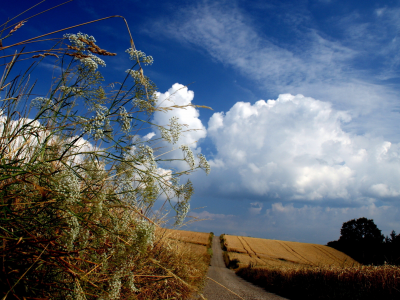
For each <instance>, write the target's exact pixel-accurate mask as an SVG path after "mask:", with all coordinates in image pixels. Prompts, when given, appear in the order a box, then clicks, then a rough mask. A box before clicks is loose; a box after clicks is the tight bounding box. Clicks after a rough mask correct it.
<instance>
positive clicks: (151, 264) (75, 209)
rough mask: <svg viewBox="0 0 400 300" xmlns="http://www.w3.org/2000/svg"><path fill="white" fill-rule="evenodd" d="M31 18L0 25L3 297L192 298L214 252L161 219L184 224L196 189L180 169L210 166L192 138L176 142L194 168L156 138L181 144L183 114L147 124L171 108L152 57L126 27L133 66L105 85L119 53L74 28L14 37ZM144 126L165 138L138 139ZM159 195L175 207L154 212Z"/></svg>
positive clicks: (0, 281)
mask: <svg viewBox="0 0 400 300" xmlns="http://www.w3.org/2000/svg"><path fill="white" fill-rule="evenodd" d="M28 11H29V10H27V11H25V13H26V12H28ZM22 16H23V14H21V15H19V16H18V17H19V18H22ZM110 18H111V17H110ZM119 18H120V17H119ZM105 19H106V18H105ZM118 20H121V19H118ZM123 20H124V21H125V19H123ZM15 21H17V22H16V23H13V22H15ZM25 22H26V19H22V20H19V21H18V20H15V19H10V20H8V21H7V22H5V23H4V24H2V26H1V28H2V29H1V31H0V42H1V43H0V47H1V50H2V52H1V54H0V58H1V59H2V62H3V63H2V65H1V67H2V68H3V69H2V72H1V77H0V97H1V102H0V213H1V214H0V216H1V217H0V270H1V271H0V296H1V299H3V300H5V299H78V300H81V299H102V300H105V299H188V298H190V297H191V294H193V293H198V292H199V291H200V290H201V288H202V286H203V285H204V279H205V275H206V272H207V267H208V264H207V263H205V261H207V250H205V251H204V253H205V254H204V255H201V254H199V253H197V252H195V251H191V250H190V248H188V247H186V244H182V242H180V241H176V240H173V239H170V238H167V234H166V230H165V229H164V228H163V227H165V226H167V225H168V224H170V223H171V222H172V223H173V224H174V225H175V226H180V225H181V224H182V223H183V222H184V220H185V217H186V214H187V213H188V211H189V208H190V204H189V203H190V198H191V196H192V194H193V192H194V188H193V186H192V184H191V182H190V180H187V181H186V182H184V183H180V182H179V179H180V177H181V176H182V175H189V174H190V173H191V172H193V171H195V170H196V169H203V170H204V171H205V172H207V173H208V172H209V171H210V168H209V165H208V163H207V161H206V159H205V157H204V156H203V155H201V154H198V156H197V158H195V157H194V155H193V153H192V152H191V150H190V148H189V147H188V146H185V147H183V146H182V147H181V149H177V150H175V151H180V152H182V160H183V161H186V162H187V163H188V169H187V170H184V171H177V170H174V169H172V168H168V160H167V159H163V157H164V153H163V152H164V150H163V149H162V148H160V142H161V141H166V142H169V143H171V144H175V143H176V142H177V140H178V139H179V136H180V135H181V134H182V133H183V128H184V127H183V125H181V124H180V123H179V119H177V118H172V119H171V120H170V124H165V125H163V126H160V125H155V124H153V123H152V122H151V120H152V116H153V114H154V113H155V112H157V111H165V110H166V108H162V107H160V106H159V104H158V103H157V98H156V93H155V92H156V91H157V89H156V86H155V84H154V83H153V82H152V81H151V80H150V79H149V78H148V77H147V76H145V74H146V71H145V67H146V65H149V64H151V63H152V62H153V58H152V57H151V56H149V55H146V54H145V53H144V52H142V51H139V50H137V49H136V48H135V45H134V44H133V39H132V37H131V36H130V32H129V27H127V48H128V49H127V50H126V52H127V53H124V54H122V55H128V56H129V57H130V59H131V60H132V64H131V65H130V66H126V67H125V69H126V72H125V73H124V72H123V73H122V74H121V78H115V81H116V82H109V83H106V82H104V78H103V76H102V74H101V72H100V69H101V68H102V67H105V65H106V64H105V60H107V63H110V64H113V59H112V58H113V56H115V55H120V54H119V53H110V52H109V51H107V50H106V49H104V48H103V47H101V46H100V45H97V43H96V40H95V38H94V37H93V36H91V35H88V34H85V33H81V32H79V33H70V32H71V30H75V29H73V28H72V27H70V28H69V29H68V31H67V32H65V34H64V35H61V34H62V33H60V32H61V31H62V30H59V31H57V32H55V33H53V34H54V35H53V36H52V37H54V36H56V38H55V39H48V36H49V35H50V33H49V34H44V35H41V36H38V37H35V38H32V39H29V40H24V41H19V42H10V43H8V41H9V40H11V39H10V37H11V36H15V35H18V33H19V32H20V31H21V30H24V28H25V27H27V26H29V23H28V24H25ZM94 22H95V21H94ZM125 23H126V21H125ZM126 24H127V23H126ZM79 26H80V25H76V26H73V27H79ZM72 32H74V31H72ZM50 42H51V43H53V42H55V43H56V44H55V45H54V46H48V45H49V43H50ZM29 47H32V48H31V49H30V48H29ZM38 49H40V50H38ZM44 64H45V65H46V67H48V66H53V67H54V74H53V75H54V76H53V78H52V80H49V81H44V82H43V81H41V80H47V79H49V78H50V79H51V77H45V76H40V72H39V75H38V73H37V72H36V71H37V70H40V67H41V65H44ZM118 82H122V83H118ZM37 86H46V89H47V90H48V92H47V94H43V95H40V94H39V93H38V92H37V91H36V89H37ZM184 108H185V107H180V106H174V107H173V108H172V109H184ZM168 109H171V108H168ZM146 128H147V129H148V128H152V130H154V131H158V132H159V133H160V135H159V136H161V137H160V138H158V140H155V141H153V140H151V139H145V138H143V134H142V131H143V130H145V129H146ZM157 201H158V203H159V202H160V201H161V202H162V201H164V205H162V206H161V207H164V208H165V207H168V206H169V209H170V210H171V211H172V212H173V213H174V215H173V216H171V214H169V215H168V217H166V212H165V210H162V209H157V211H155V210H154V207H155V205H156V202H157ZM168 218H169V223H167V221H168ZM171 218H173V219H172V220H171ZM206 235H207V234H206ZM205 240H206V243H208V235H207V236H206V238H205ZM206 245H207V244H206ZM202 247H203V248H205V249H206V246H202Z"/></svg>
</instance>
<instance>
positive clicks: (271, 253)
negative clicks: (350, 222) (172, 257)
mask: <svg viewBox="0 0 400 300" xmlns="http://www.w3.org/2000/svg"><path fill="white" fill-rule="evenodd" d="M224 245H225V247H226V249H227V251H228V257H229V260H230V261H231V260H233V259H237V260H238V261H239V266H241V265H243V264H249V263H250V262H251V263H252V264H254V265H258V266H262V265H266V266H279V265H282V266H294V265H300V266H338V267H349V266H358V265H359V263H358V262H356V261H355V260H354V259H352V258H351V257H349V256H348V255H346V254H344V253H342V252H340V251H338V250H335V249H333V248H330V247H328V246H323V245H318V244H307V243H299V242H288V241H279V240H268V239H260V238H252V237H242V236H234V235H225V236H224Z"/></svg>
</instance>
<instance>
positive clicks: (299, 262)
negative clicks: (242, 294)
mask: <svg viewBox="0 0 400 300" xmlns="http://www.w3.org/2000/svg"><path fill="white" fill-rule="evenodd" d="M221 243H222V247H223V248H224V250H226V251H225V252H224V260H225V263H226V265H227V266H228V267H231V268H234V269H236V273H237V274H238V275H239V276H241V277H243V278H244V279H246V280H248V281H250V282H252V283H255V284H257V285H259V286H261V287H264V288H265V289H266V290H267V291H269V292H273V293H276V294H278V295H281V296H283V297H286V298H289V299H292V300H295V299H349V300H350V299H351V300H355V299H360V300H361V299H362V300H365V299H371V300H372V299H374V300H375V299H400V268H399V267H396V266H389V265H385V266H363V265H361V264H359V263H358V262H357V261H355V260H354V259H352V258H351V257H349V256H347V255H346V254H344V253H342V252H340V251H337V250H335V249H333V248H331V247H328V246H323V245H317V244H307V243H298V242H287V241H278V240H267V239H259V238H251V237H242V236H233V235H223V236H221Z"/></svg>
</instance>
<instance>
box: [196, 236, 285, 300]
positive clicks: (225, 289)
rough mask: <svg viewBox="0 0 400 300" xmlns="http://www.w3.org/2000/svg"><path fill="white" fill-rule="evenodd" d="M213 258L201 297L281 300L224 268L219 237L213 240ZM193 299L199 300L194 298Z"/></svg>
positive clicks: (226, 299) (209, 299)
mask: <svg viewBox="0 0 400 300" xmlns="http://www.w3.org/2000/svg"><path fill="white" fill-rule="evenodd" d="M212 250H213V257H212V259H211V265H210V267H209V269H208V273H207V276H208V277H209V278H211V279H208V280H207V283H206V286H205V288H204V292H203V296H204V297H205V298H206V299H207V300H231V299H232V300H240V299H245V300H264V299H265V300H278V299H280V300H282V299H286V298H282V297H280V296H277V295H275V294H272V293H268V292H266V291H265V290H264V289H262V288H260V287H258V286H255V285H253V284H251V283H250V282H247V281H246V280H244V279H242V278H240V277H239V276H237V275H236V274H235V272H234V271H232V270H230V269H228V268H226V267H225V263H224V260H223V258H222V250H221V246H220V242H219V237H218V236H214V238H213V245H212ZM194 299H201V297H199V296H198V297H196V298H194Z"/></svg>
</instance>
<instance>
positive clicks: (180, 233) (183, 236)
mask: <svg viewBox="0 0 400 300" xmlns="http://www.w3.org/2000/svg"><path fill="white" fill-rule="evenodd" d="M166 235H167V236H168V237H169V238H170V239H174V240H179V241H182V242H187V243H191V244H198V245H203V246H208V245H209V242H210V241H209V238H210V233H205V232H194V231H187V230H176V229H168V230H167V231H166Z"/></svg>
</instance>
